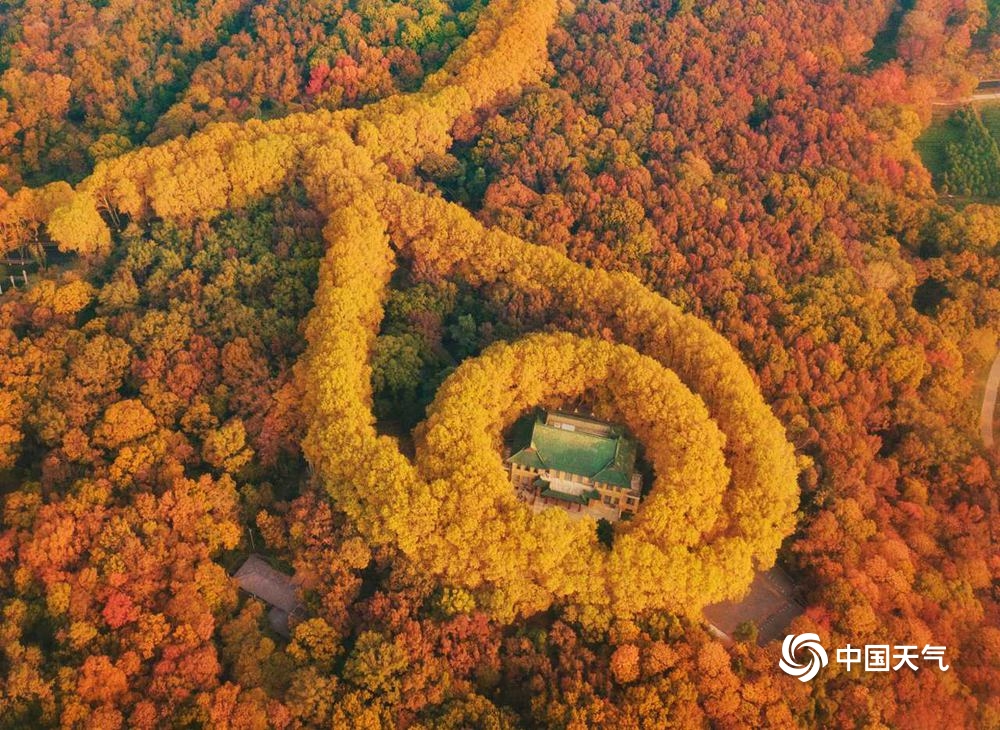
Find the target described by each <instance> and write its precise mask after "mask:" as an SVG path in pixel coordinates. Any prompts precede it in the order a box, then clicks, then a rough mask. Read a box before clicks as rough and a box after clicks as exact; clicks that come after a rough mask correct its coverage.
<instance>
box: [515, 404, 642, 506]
mask: <svg viewBox="0 0 1000 730" xmlns="http://www.w3.org/2000/svg"><path fill="white" fill-rule="evenodd" d="M635 460H636V444H635V442H634V441H633V440H632V439H630V438H628V437H627V436H626V435H625V430H624V429H623V428H622V427H621V426H617V425H614V424H610V423H605V422H603V421H598V420H595V419H593V418H590V417H588V416H581V415H579V414H569V413H560V412H558V411H553V412H550V413H547V414H543V415H542V416H540V417H539V418H538V419H537V420H536V421H535V423H534V425H533V428H532V432H531V441H530V443H529V444H528V445H527V446H525V447H524V448H522V449H520V450H519V451H516V452H515V453H513V454H512V455H511V456H510V457H509V458H508V459H507V463H508V465H509V467H510V471H511V481H512V482H513V484H514V486H515V487H516V488H518V489H519V491H520V492H521V493H522V496H525V495H527V496H529V497H536V498H540V499H542V500H543V502H544V503H546V504H549V503H554V502H562V503H564V504H565V505H576V506H577V507H576V508H577V509H578V510H580V509H582V508H584V507H590V506H592V505H594V503H595V502H596V506H600V508H601V510H602V515H601V516H605V517H608V516H609V515H611V514H613V513H615V512H616V511H617V516H618V517H620V516H622V515H630V514H632V513H634V512H635V509H636V508H637V507H638V504H639V496H640V491H641V482H640V479H639V476H638V474H637V473H636V471H635ZM603 512H607V513H608V515H605V514H603Z"/></svg>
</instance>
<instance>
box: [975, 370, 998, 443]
mask: <svg viewBox="0 0 1000 730" xmlns="http://www.w3.org/2000/svg"><path fill="white" fill-rule="evenodd" d="M998 393H1000V352H998V353H997V356H996V357H995V358H994V359H993V365H992V366H990V374H989V375H988V376H986V390H984V391H983V406H982V409H981V410H980V411H979V434H980V435H981V436H982V437H983V444H985V446H986V448H988V449H991V448H993V444H994V443H995V438H994V435H995V434H996V431H995V429H994V423H993V418H994V416H995V415H996V412H997V394H998Z"/></svg>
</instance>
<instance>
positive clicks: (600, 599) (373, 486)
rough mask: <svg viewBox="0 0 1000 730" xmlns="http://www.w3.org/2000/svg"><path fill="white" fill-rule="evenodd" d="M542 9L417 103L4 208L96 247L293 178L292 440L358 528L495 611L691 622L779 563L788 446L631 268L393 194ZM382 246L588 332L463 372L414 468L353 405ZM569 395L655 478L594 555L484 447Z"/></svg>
mask: <svg viewBox="0 0 1000 730" xmlns="http://www.w3.org/2000/svg"><path fill="white" fill-rule="evenodd" d="M558 10H559V3H557V2H555V0H541V1H537V2H536V1H526V0H497V2H494V3H491V4H490V6H489V7H488V8H487V10H486V11H484V13H483V15H482V17H481V20H480V23H479V26H478V27H477V29H476V31H475V32H474V33H473V35H472V36H470V38H469V39H468V40H467V41H466V42H465V43H464V45H463V46H462V47H461V48H460V49H459V51H458V52H456V53H455V54H454V56H453V57H452V58H451V59H450V60H449V61H448V63H447V64H446V65H445V67H444V68H443V69H442V70H441V71H439V72H437V73H435V74H432V75H431V76H430V77H429V78H428V79H427V81H426V83H425V85H424V87H423V89H422V90H421V91H419V92H417V93H414V94H409V95H399V96H395V97H392V98H389V99H387V100H385V101H383V102H380V103H377V104H373V105H371V106H369V107H366V108H364V109H361V110H350V111H342V112H336V113H330V112H316V113H312V114H308V115H306V114H299V115H292V116H290V117H287V118H285V119H281V120H276V121H272V122H250V123H247V124H244V125H235V124H220V125H216V126H212V127H209V128H208V129H206V130H205V131H203V132H200V133H198V134H195V135H193V136H192V137H190V138H187V139H175V140H172V141H170V142H167V143H165V144H163V145H160V146H157V147H152V148H146V149H143V150H139V151H136V152H134V153H130V154H127V155H123V156H121V157H119V158H117V159H114V160H111V161H107V162H104V163H101V164H100V165H98V167H97V168H96V169H95V171H94V173H93V174H92V175H91V176H90V177H89V178H87V179H86V180H84V181H83V182H82V183H81V184H80V185H78V186H77V187H76V188H75V189H73V188H71V187H70V186H68V185H66V184H65V183H57V184H53V185H49V186H46V187H45V188H41V189H38V190H23V191H21V192H19V193H18V194H17V195H15V196H14V198H13V199H12V201H11V204H10V206H9V208H10V209H9V210H8V212H7V214H8V216H10V215H13V216H14V219H15V220H16V221H17V225H22V226H27V227H35V228H38V227H41V226H43V225H44V226H47V229H48V232H49V235H50V236H51V237H52V238H53V239H54V240H56V241H57V242H59V244H60V246H61V247H62V248H64V249H65V250H75V251H79V252H81V253H102V252H104V251H106V250H107V249H108V247H109V246H110V245H111V241H112V236H111V235H110V231H109V229H108V227H107V224H106V223H105V216H106V217H109V218H111V219H112V220H113V221H116V222H117V221H119V220H120V216H123V215H124V216H129V217H131V218H146V217H153V216H155V217H159V218H164V219H173V220H178V221H181V222H191V221H195V220H204V219H210V218H212V217H214V216H217V215H218V214H220V213H221V212H223V211H225V210H229V209H232V208H239V207H242V206H246V205H247V204H249V203H251V202H253V201H255V200H257V199H259V198H260V197H261V196H263V195H266V194H270V193H274V192H276V191H277V190H279V189H281V188H282V187H283V186H285V185H287V184H288V183H289V182H291V181H293V180H295V181H298V182H300V183H301V184H303V185H304V187H305V189H306V191H307V192H308V194H309V196H310V197H311V199H312V200H313V201H314V203H315V204H316V205H317V207H318V208H319V209H320V210H321V211H322V212H323V213H324V214H326V215H327V216H328V217H329V220H328V223H327V225H326V228H325V237H326V240H327V242H328V249H327V253H326V257H325V259H324V261H323V263H322V265H321V271H320V285H319V289H318V291H317V292H316V299H315V308H314V310H313V311H312V313H311V314H310V316H309V321H308V323H307V336H308V339H309V348H308V351H307V353H306V356H305V357H304V359H303V362H301V363H300V368H299V376H300V377H301V379H302V382H303V384H304V392H305V393H306V402H305V404H304V406H305V409H306V413H307V414H308V417H309V419H310V429H309V433H308V436H307V438H306V440H305V442H304V443H303V449H304V451H305V454H306V456H307V458H308V459H309V461H310V462H311V463H312V465H313V467H314V469H315V471H316V473H317V474H318V476H319V478H321V479H322V480H323V482H324V484H325V485H326V487H327V490H328V491H329V493H330V495H331V496H332V497H333V498H334V499H335V500H336V501H337V504H338V506H339V507H340V508H341V509H342V510H343V511H344V512H346V513H347V514H348V515H349V517H350V518H351V519H352V520H353V521H354V523H355V524H356V526H357V528H358V529H359V530H360V532H361V533H362V534H363V535H365V536H366V537H367V538H368V539H369V540H370V541H371V542H373V543H376V544H384V545H390V546H393V547H394V548H395V549H397V550H398V553H399V555H400V559H401V563H402V564H405V565H406V566H407V567H408V569H409V570H411V571H416V572H417V573H418V574H420V575H422V576H425V577H428V578H431V579H433V580H436V581H440V582H442V583H444V584H445V585H448V586H452V587H461V588H464V589H466V590H468V591H469V592H470V593H471V594H472V595H473V596H474V597H475V598H476V600H477V602H478V603H479V605H481V606H482V607H484V608H486V609H488V610H489V611H490V612H491V613H493V615H495V616H496V617H498V618H500V619H505V620H509V619H512V618H513V617H514V616H516V615H518V614H521V615H526V614H530V613H532V612H534V611H538V610H542V609H544V608H546V607H548V606H549V605H550V604H551V603H552V602H553V601H560V602H562V603H564V604H566V605H568V606H572V607H574V608H575V610H577V611H578V612H579V613H578V615H579V616H580V618H581V619H582V620H584V621H588V622H595V623H599V622H602V621H606V620H607V618H608V617H609V616H612V615H614V616H630V615H634V614H636V613H638V612H640V611H643V610H646V609H668V610H672V611H675V612H680V613H695V612H697V611H698V610H699V609H700V608H701V606H703V605H705V604H706V603H709V602H713V601H718V600H723V599H726V598H734V597H738V596H739V595H740V594H741V593H742V592H743V591H744V590H745V589H746V587H747V586H748V585H749V583H750V580H751V579H752V576H753V572H754V570H755V569H758V568H761V567H767V566H769V565H771V564H772V563H773V562H774V559H775V555H776V551H777V548H778V546H779V544H780V542H781V540H782V539H783V538H784V537H785V536H786V535H787V534H788V533H789V532H790V531H791V529H792V526H793V518H794V511H795V508H796V505H797V486H796V465H795V457H794V453H793V450H792V447H791V446H790V444H789V443H788V442H787V440H786V439H785V436H784V431H783V429H782V427H781V425H780V424H779V422H778V421H777V419H776V418H775V417H774V415H773V414H772V413H771V411H770V410H769V409H768V407H767V406H766V404H765V403H764V401H763V399H762V397H761V395H760V392H759V390H758V389H757V387H756V386H755V384H754V381H753V378H752V376H751V374H750V373H749V371H748V370H747V368H746V367H745V366H744V365H743V363H742V362H741V360H740V358H739V355H738V353H736V352H735V351H734V349H733V348H732V347H731V346H730V345H729V343H728V342H727V341H726V340H725V339H724V338H723V337H721V336H720V335H719V334H717V333H716V332H714V331H713V330H712V329H711V327H710V326H708V325H707V324H706V323H704V322H702V321H700V320H698V319H697V318H695V317H693V316H691V315H686V314H684V313H682V312H681V311H680V310H679V309H678V308H677V307H676V306H674V305H672V304H671V303H670V302H668V301H666V300H665V299H663V298H662V297H660V296H658V295H657V294H655V293H653V292H651V291H649V290H648V289H646V288H645V287H644V286H642V285H641V283H640V282H639V281H638V280H637V279H635V278H634V277H632V276H630V275H626V274H621V273H610V272H606V271H602V270H594V269H588V268H585V267H583V266H580V265H578V264H575V263H573V262H572V261H570V260H569V259H567V258H566V257H565V256H563V255H561V254H559V253H557V252H556V251H553V250H551V249H547V248H541V247H538V246H533V245H531V244H529V243H527V242H525V241H522V240H520V239H518V238H516V237H514V236H511V235H508V234H506V233H504V232H502V231H499V230H495V229H487V228H485V227H484V226H483V225H482V224H480V223H479V222H478V221H477V220H476V219H475V218H474V217H473V216H472V215H471V214H469V213H468V212H467V211H465V210H464V209H462V208H461V207H459V206H457V205H454V204H451V203H448V202H446V201H445V200H443V199H441V198H439V197H434V196H431V195H428V194H426V193H423V192H420V191H418V190H417V189H415V188H414V187H412V186H410V185H407V184H405V183H404V182H402V180H404V179H406V178H407V177H408V176H410V174H411V173H412V170H413V168H414V167H415V165H416V164H417V163H419V162H420V161H421V160H422V159H423V158H424V157H425V156H426V155H428V154H429V153H434V152H438V153H440V152H444V151H445V150H446V149H447V148H448V146H449V143H450V137H449V131H450V129H451V127H452V125H453V124H454V123H455V121H456V120H457V119H458V118H459V117H460V116H462V115H463V114H467V113H470V112H472V111H474V110H476V109H477V108H479V107H481V106H483V105H484V104H486V103H488V102H491V101H493V100H495V99H496V98H497V97H498V96H501V95H509V94H513V93H516V91H517V89H518V88H519V86H520V85H521V84H524V83H529V82H532V81H535V80H537V79H538V77H539V74H540V72H541V70H542V69H543V68H544V65H545V63H546V57H545V41H546V34H547V32H548V29H549V28H551V26H552V24H553V23H554V22H555V20H556V17H557V14H558ZM102 213H103V214H104V216H102ZM397 255H398V256H401V257H404V258H407V259H410V260H411V261H412V263H413V265H414V266H415V267H417V268H419V269H420V270H421V271H424V272H428V273H433V274H434V275H436V276H439V277H452V276H460V277H462V278H463V279H465V280H466V281H468V282H470V283H472V284H473V285H476V286H484V285H490V286H494V287H503V288H504V289H505V290H506V291H509V292H511V293H512V294H517V295H521V296H532V297H535V298H538V299H541V300H544V301H546V302H548V305H549V307H551V308H552V309H553V310H556V311H560V312H562V313H565V314H566V315H567V316H569V317H571V319H572V321H574V322H579V323H584V324H581V325H579V327H580V331H577V332H572V333H563V334H556V335H532V336H528V337H527V338H525V339H524V340H521V341H518V342H515V343H511V344H500V345H497V346H495V347H493V348H490V349H489V350H487V352H485V353H484V354H483V355H482V356H480V357H478V358H474V359H472V360H470V361H468V362H467V363H465V364H463V365H462V367H460V368H459V369H458V370H457V371H456V372H455V373H454V375H453V376H452V377H451V378H450V379H449V380H448V381H447V382H446V383H445V384H444V386H443V387H442V389H441V391H440V392H439V394H438V398H437V400H436V401H435V403H434V404H433V405H432V407H431V409H430V412H429V417H428V420H427V422H426V423H425V424H424V425H423V426H422V427H421V428H420V429H418V434H417V436H418V439H417V440H418V458H417V460H416V463H411V462H410V461H409V460H408V459H407V458H406V457H405V456H404V455H403V454H402V453H401V452H400V451H399V449H398V448H397V445H396V443H395V442H394V441H393V440H392V439H390V438H388V437H384V436H383V437H380V436H378V435H377V433H376V431H375V426H374V416H373V415H372V411H371V383H370V367H369V365H368V359H369V354H370V351H371V345H372V341H373V339H374V337H375V335H376V333H377V329H378V326H379V322H380V320H381V315H382V309H381V304H382V301H383V298H384V296H385V293H386V290H387V287H388V283H389V279H390V276H391V274H392V271H393V268H394V266H395V260H396V256H397ZM689 389H690V390H689ZM585 390H586V391H592V392H596V393H598V394H599V396H600V397H599V407H600V408H601V409H603V411H604V412H605V413H606V414H607V415H609V416H613V417H616V418H620V419H621V420H623V421H625V422H626V423H627V424H628V425H629V426H630V427H631V428H632V429H633V431H634V432H635V433H636V434H637V435H638V436H639V437H640V439H642V440H643V441H644V443H645V444H646V447H647V450H648V452H649V455H650V459H651V461H652V463H653V465H654V466H655V468H656V474H657V478H656V482H655V484H654V486H653V490H652V492H651V494H650V495H649V496H648V497H647V498H646V500H645V501H644V504H643V505H642V507H641V509H640V512H639V515H638V517H637V519H635V520H634V521H633V522H631V523H629V524H627V525H622V526H621V527H620V529H619V532H618V534H617V536H616V538H615V541H614V546H613V548H612V549H611V550H610V551H608V550H605V549H604V548H602V547H601V546H600V545H599V543H598V542H597V538H596V535H595V533H594V530H593V526H592V524H589V523H586V522H579V523H572V522H571V521H570V520H569V519H568V518H567V516H566V515H565V514H563V513H561V512H560V511H558V510H547V511H544V512H542V513H539V514H534V513H532V512H531V511H530V510H529V509H528V508H527V507H525V506H524V505H522V504H520V503H519V502H517V501H516V500H515V499H514V495H513V492H512V490H511V489H510V488H509V486H508V485H507V484H506V481H505V478H504V474H503V470H502V466H501V464H500V459H499V454H498V449H499V438H500V433H501V432H502V429H503V428H504V427H505V426H506V425H508V424H509V423H510V422H511V421H512V420H513V419H514V418H516V416H517V415H518V414H519V413H520V412H523V411H524V410H525V409H527V408H530V407H532V406H533V405H536V404H540V403H547V402H554V401H557V400H558V399H560V398H565V397H571V396H573V395H577V394H579V393H582V392H584V391H585Z"/></svg>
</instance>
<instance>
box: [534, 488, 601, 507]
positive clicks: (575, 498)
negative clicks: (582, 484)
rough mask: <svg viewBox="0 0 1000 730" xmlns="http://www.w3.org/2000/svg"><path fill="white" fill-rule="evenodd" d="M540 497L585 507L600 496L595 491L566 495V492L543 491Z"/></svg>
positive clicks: (556, 490) (555, 490)
mask: <svg viewBox="0 0 1000 730" xmlns="http://www.w3.org/2000/svg"><path fill="white" fill-rule="evenodd" d="M542 496H543V497H550V498H552V499H561V500H562V501H564V502H573V503H574V504H583V505H586V504H587V502H589V501H590V500H591V499H596V497H599V496H601V495H599V494H597V492H595V491H590V492H584V493H583V494H567V493H566V492H560V491H559V490H558V489H543V490H542Z"/></svg>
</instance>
